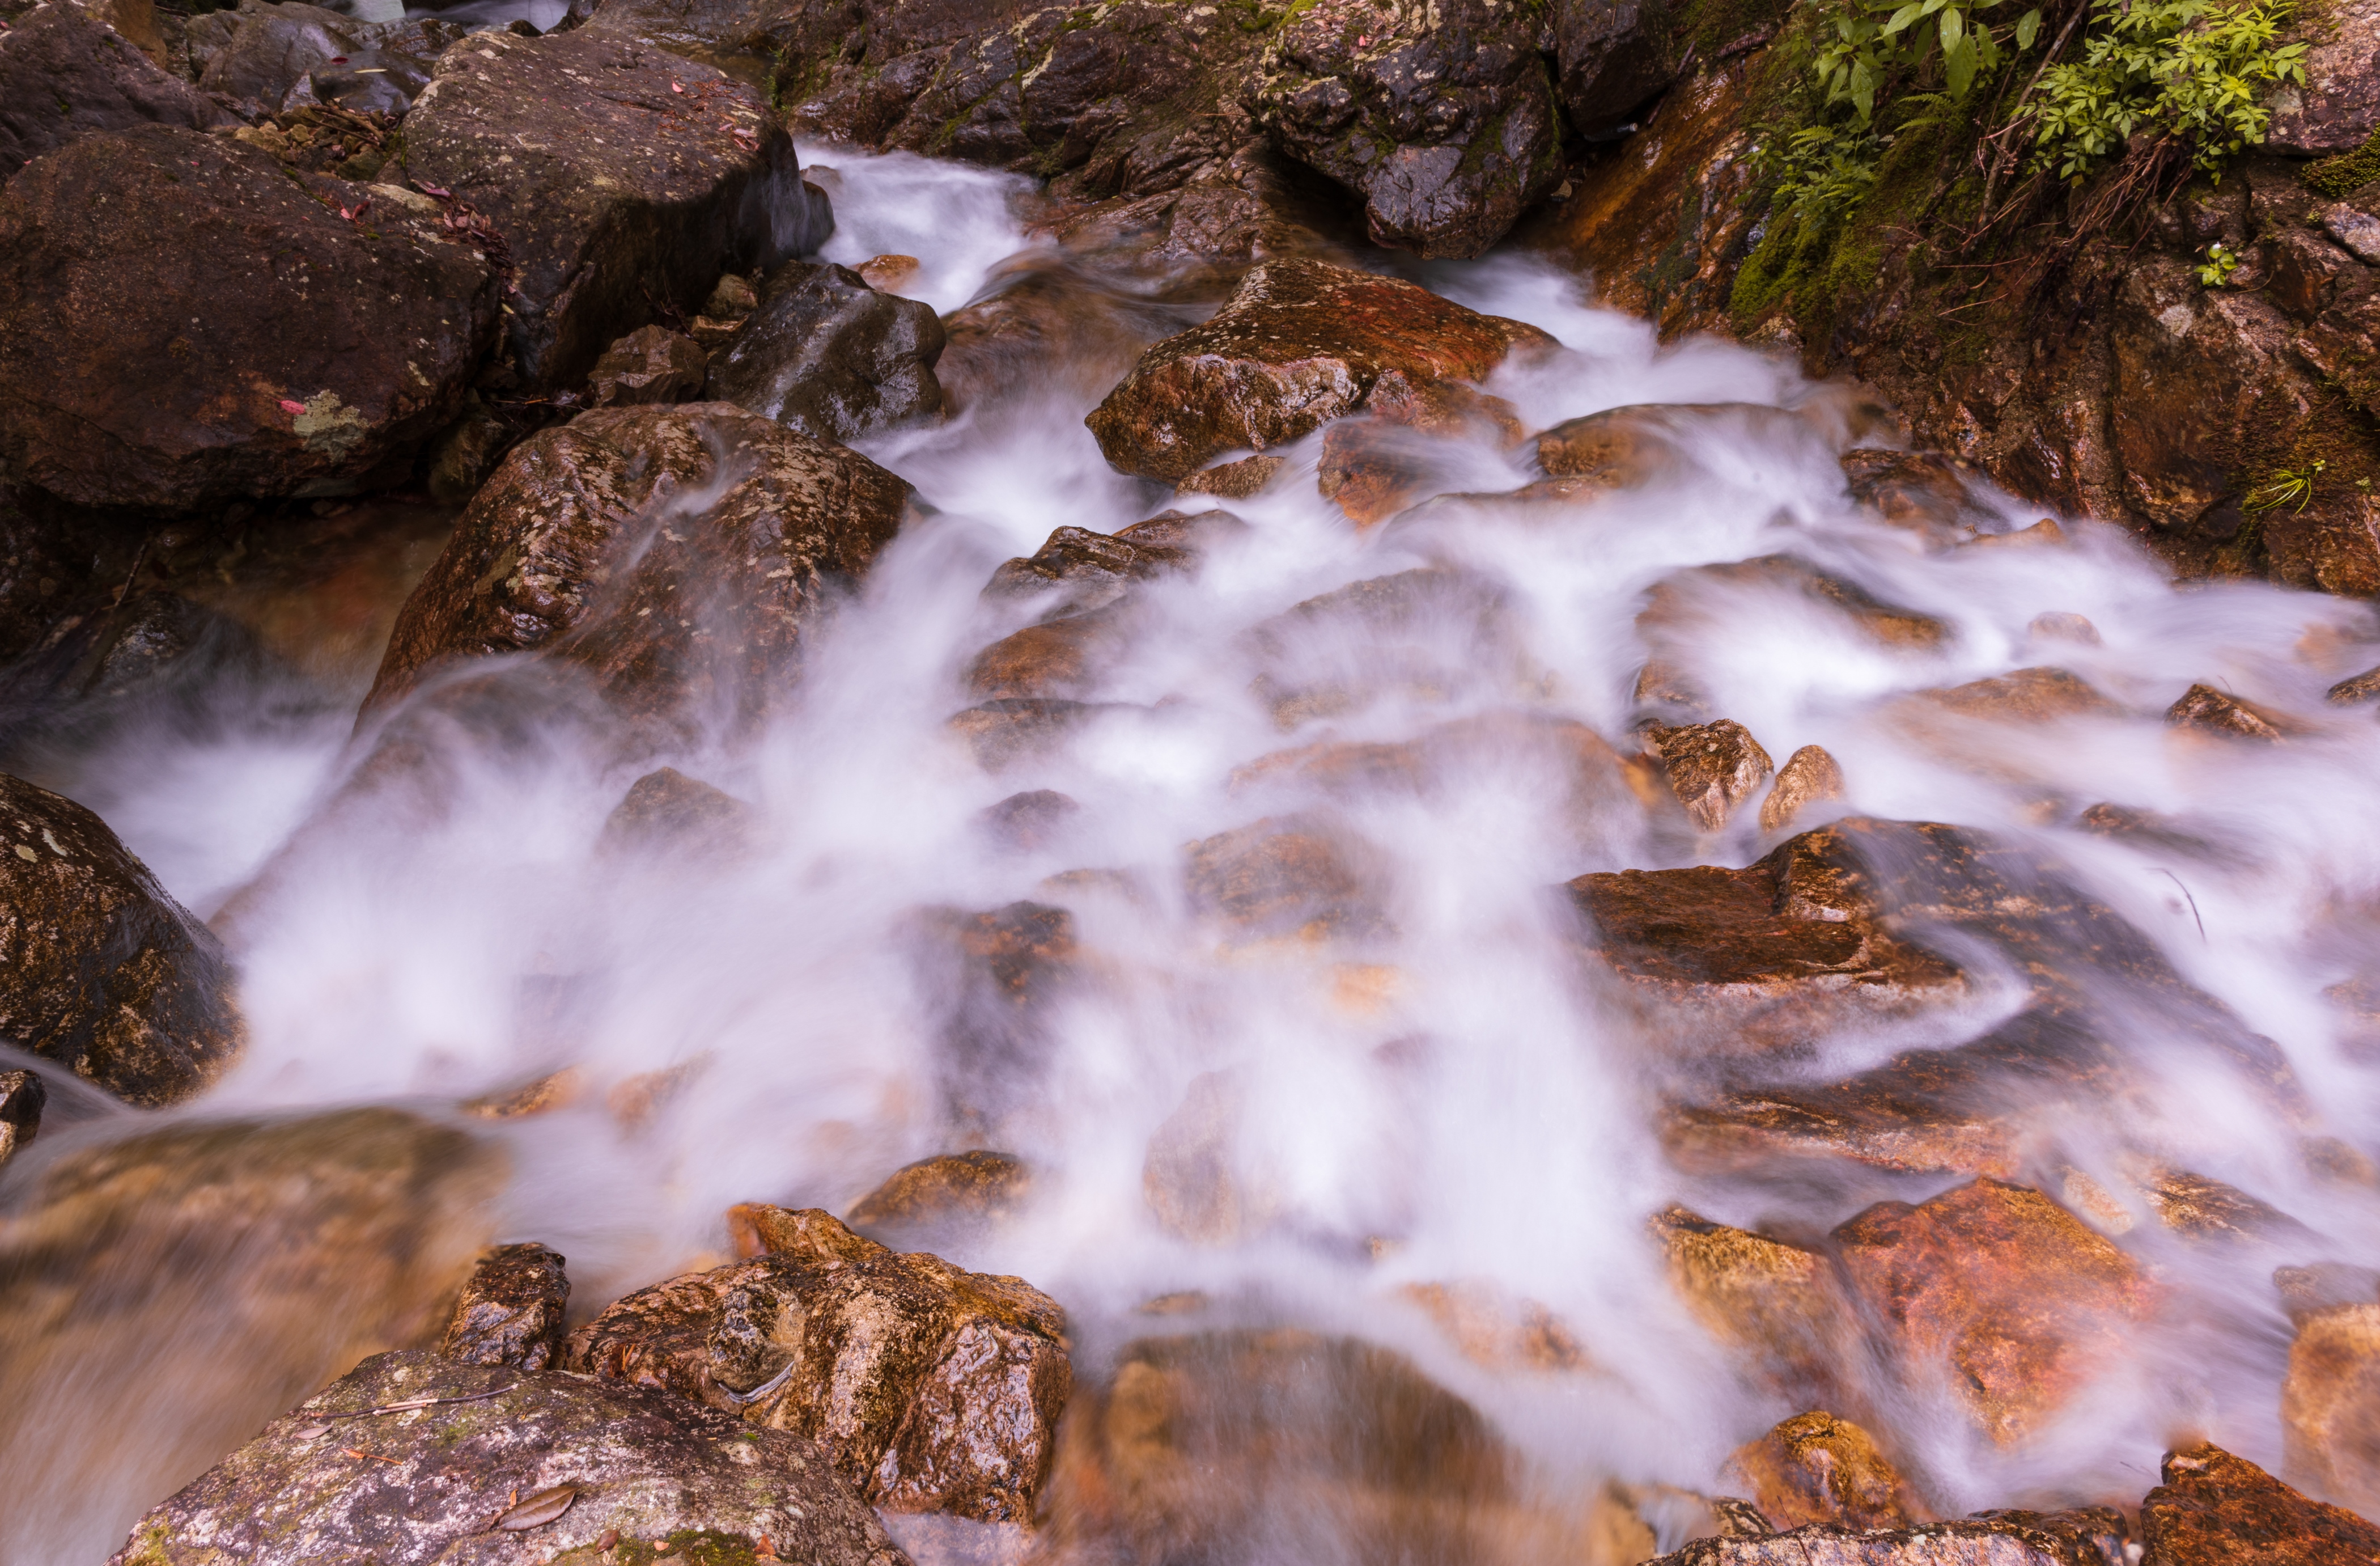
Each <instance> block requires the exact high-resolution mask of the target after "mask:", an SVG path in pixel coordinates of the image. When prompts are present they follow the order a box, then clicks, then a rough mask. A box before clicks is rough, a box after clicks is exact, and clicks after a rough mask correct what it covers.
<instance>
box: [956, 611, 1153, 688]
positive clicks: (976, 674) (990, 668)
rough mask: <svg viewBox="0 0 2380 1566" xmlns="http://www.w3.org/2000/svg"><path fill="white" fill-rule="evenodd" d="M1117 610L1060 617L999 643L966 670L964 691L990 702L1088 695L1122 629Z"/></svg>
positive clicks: (981, 654) (986, 649)
mask: <svg viewBox="0 0 2380 1566" xmlns="http://www.w3.org/2000/svg"><path fill="white" fill-rule="evenodd" d="M1118 607H1120V606H1113V605H1111V606H1109V607H1107V608H1104V609H1095V610H1093V611H1091V612H1090V613H1088V614H1082V615H1065V616H1062V617H1060V618H1056V619H1050V620H1044V621H1042V622H1041V623H1040V624H1038V625H1028V626H1026V628H1025V629H1024V630H1019V631H1014V632H1011V633H1010V634H1009V635H1007V636H1004V637H1002V638H1001V640H999V641H997V642H993V643H992V644H991V645H990V646H989V647H986V648H985V649H984V650H983V651H982V652H980V653H978V654H977V655H976V657H975V661H974V662H973V663H972V664H969V665H968V666H967V672H966V686H967V691H969V693H970V694H973V695H976V696H981V697H986V698H989V699H992V700H1002V699H1007V698H1014V697H1035V696H1054V697H1071V696H1082V695H1087V694H1088V693H1089V691H1090V690H1091V687H1092V686H1093V685H1094V684H1095V683H1096V681H1097V679H1098V677H1099V674H1100V673H1101V672H1102V667H1103V666H1104V663H1105V661H1106V660H1105V658H1104V656H1103V655H1104V654H1105V653H1106V652H1107V651H1108V649H1109V648H1110V647H1111V646H1112V645H1113V644H1114V642H1116V640H1117V639H1118V637H1119V635H1120V633H1121V631H1122V630H1123V620H1122V617H1121V616H1120V615H1119V614H1118V613H1117V609H1118Z"/></svg>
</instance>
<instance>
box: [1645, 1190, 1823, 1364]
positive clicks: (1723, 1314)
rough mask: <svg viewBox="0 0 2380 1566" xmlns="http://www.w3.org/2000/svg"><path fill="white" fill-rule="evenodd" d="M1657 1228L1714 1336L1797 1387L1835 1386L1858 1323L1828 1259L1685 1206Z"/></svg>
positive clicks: (1673, 1275) (1680, 1284) (1687, 1296)
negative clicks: (1853, 1326)
mask: <svg viewBox="0 0 2380 1566" xmlns="http://www.w3.org/2000/svg"><path fill="white" fill-rule="evenodd" d="M1652 1230H1653V1235H1654V1238H1655V1239H1656V1240H1658V1242H1660V1245H1661V1249H1662V1253H1663V1254H1664V1255H1665V1256H1666V1257H1667V1259H1668V1262H1669V1268H1670V1282H1671V1283H1672V1284H1673V1285H1674V1286H1675V1287H1676V1289H1677V1291H1678V1293H1679V1294H1680V1295H1681V1296H1682V1298H1683V1299H1684V1300H1685V1302H1686V1304H1687V1307H1688V1308H1689V1309H1691V1310H1692V1311H1693V1312H1694V1317H1695V1319H1696V1320H1698V1321H1700V1322H1701V1323H1702V1324H1703V1326H1704V1327H1706V1328H1707V1329H1708V1330H1709V1331H1710V1332H1711V1334H1712V1335H1713V1336H1714V1337H1717V1338H1718V1340H1720V1341H1722V1342H1724V1343H1726V1344H1727V1345H1728V1346H1729V1347H1730V1348H1732V1349H1734V1350H1735V1351H1736V1352H1739V1353H1741V1354H1743V1355H1744V1356H1745V1357H1746V1358H1748V1359H1750V1360H1751V1361H1752V1362H1753V1363H1754V1364H1756V1365H1758V1366H1760V1367H1761V1368H1762V1369H1763V1370H1764V1371H1765V1372H1766V1373H1767V1375H1768V1376H1771V1377H1772V1378H1774V1379H1776V1380H1779V1381H1781V1382H1783V1383H1785V1384H1787V1385H1789V1386H1793V1387H1823V1386H1826V1385H1828V1384H1829V1383H1830V1382H1832V1380H1833V1379H1834V1377H1835V1376H1836V1373H1837V1367H1838V1366H1839V1365H1840V1363H1841V1361H1842V1356H1843V1353H1844V1352H1845V1349H1846V1346H1847V1344H1848V1341H1849V1339H1850V1336H1851V1334H1850V1330H1849V1325H1848V1324H1849V1323H1850V1321H1851V1319H1852V1318H1851V1315H1850V1312H1849V1309H1848V1302H1847V1301H1846V1300H1845V1299H1844V1298H1843V1294H1842V1291H1841V1289H1840V1286H1839V1285H1838V1284H1837V1283H1836V1281H1835V1276H1834V1273H1833V1271H1832V1269H1831V1268H1829V1267H1828V1265H1827V1259H1826V1258H1825V1257H1824V1256H1821V1255H1819V1254H1817V1253H1816V1252H1815V1251H1812V1250H1809V1249H1807V1248H1806V1247H1803V1246H1800V1245H1792V1244H1788V1243H1787V1242H1784V1241H1782V1240H1774V1239H1770V1238H1769V1237H1767V1235H1761V1234H1754V1233H1751V1232H1749V1231H1747V1230H1741V1229H1730V1228H1729V1227H1728V1226H1727V1225H1725V1224H1718V1223H1712V1222H1711V1221H1710V1220H1708V1219H1707V1218H1704V1217H1697V1216H1696V1215H1694V1213H1691V1212H1688V1211H1687V1210H1686V1209H1685V1208H1683V1207H1671V1208H1670V1209H1669V1210H1668V1211H1666V1212H1664V1213H1662V1214H1660V1215H1659V1216H1658V1217H1656V1218H1655V1219H1654V1220H1653V1225H1652Z"/></svg>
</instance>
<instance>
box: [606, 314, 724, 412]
mask: <svg viewBox="0 0 2380 1566" xmlns="http://www.w3.org/2000/svg"><path fill="white" fill-rule="evenodd" d="M709 369H710V355H709V354H707V353H705V352H703V351H702V345H701V344H700V343H698V342H696V341H695V340H694V339H693V338H692V337H689V336H686V335H685V334H684V333H682V332H673V331H671V330H669V329H668V328H667V327H665V326H639V327H637V329H636V330H635V331H633V332H631V333H629V334H628V335H627V336H625V337H622V338H621V339H620V340H619V341H618V342H615V343H613V345H612V346H611V347H610V348H607V349H604V350H603V357H602V358H601V359H599V360H597V361H595V368H594V369H593V370H591V371H589V372H588V375H587V382H588V396H587V401H588V405H589V407H593V408H632V407H637V406H640V405H644V404H650V403H671V402H686V401H688V400H690V399H692V398H697V397H699V396H701V395H702V379H703V375H704V373H706V372H707V371H708V370H709Z"/></svg>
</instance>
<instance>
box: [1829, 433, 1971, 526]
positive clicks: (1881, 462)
mask: <svg viewBox="0 0 2380 1566" xmlns="http://www.w3.org/2000/svg"><path fill="white" fill-rule="evenodd" d="M1841 461H1842V468H1843V477H1844V478H1845V479H1846V480H1848V481H1849V483H1850V486H1851V493H1852V499H1853V500H1855V501H1857V502H1858V503H1859V504H1861V505H1862V506H1865V507H1868V508H1872V509H1874V510H1875V511H1876V513H1877V514H1878V515H1880V516H1882V517H1883V518H1884V520H1886V521H1888V522H1890V523H1891V524H1892V525H1893V526H1895V527H1900V528H1910V529H1913V530H1915V531H1916V532H1925V533H1946V534H1947V533H1957V532H1973V530H1974V529H1975V527H1976V526H1977V525H1978V524H1979V523H1982V522H1985V521H1988V520H1991V516H1992V514H1991V512H1989V511H1988V510H1986V509H1985V508H1983V507H1982V506H1980V505H1978V504H1977V503H1976V501H1975V499H1974V497H1973V495H1972V494H1970V493H1969V491H1968V488H1967V474H1966V472H1965V471H1963V466H1964V465H1963V464H1961V462H1959V461H1958V460H1957V459H1955V458H1949V457H1945V456H1943V455H1942V454H1941V453H1939V452H1936V451H1886V450H1882V449H1880V448H1878V447H1852V449H1851V450H1849V451H1846V452H1844V453H1843V455H1842V458H1841Z"/></svg>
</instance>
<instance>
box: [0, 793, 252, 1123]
mask: <svg viewBox="0 0 2380 1566" xmlns="http://www.w3.org/2000/svg"><path fill="white" fill-rule="evenodd" d="M0 974H5V975H6V976H5V978H0V1037H6V1038H8V1039H9V1040H11V1041H12V1042H14V1043H16V1044H17V1045H18V1046H20V1047H22V1048H25V1049H29V1050H30V1051H32V1052H33V1053H34V1054H36V1055H39V1056H41V1057H42V1058H44V1059H47V1060H55V1061H56V1062H57V1063H58V1064H59V1065H60V1066H63V1067H65V1068H67V1070H69V1071H73V1072H74V1073H75V1075H77V1076H79V1077H80V1078H82V1079H83V1080H84V1081H86V1082H90V1083H97V1084H98V1085H99V1086H101V1087H103V1088H105V1089H107V1090H108V1091H109V1092H110V1093H113V1094H115V1095H116V1096H118V1097H119V1098H123V1099H125V1100H127V1101H128V1102H130V1103H133V1104H140V1105H152V1106H153V1105H163V1104H172V1103H176V1102H178V1101H179V1100H182V1099H185V1098H188V1097H190V1096H192V1095H195V1094H197V1093H199V1092H200V1091H201V1090H202V1089H204V1088H205V1087H206V1085H207V1084H208V1083H211V1082H212V1081H213V1080H214V1079H215V1077H216V1076H218V1075H219V1074H221V1072H222V1071H223V1070H224V1068H225V1066H227V1065H229V1064H230V1063H231V1059H232V1057H233V1056H234V1055H235V1054H237V1051H238V1049H239V1045H240V1021H239V1012H238V1009H237V1002H236V1000H235V999H234V997H233V993H232V975H231V971H230V966H229V964H228V963H226V962H225V960H224V954H223V948H222V946H221V945H220V944H219V943H218V942H217V941H216V940H215V938H214V936H212V935H211V934H209V933H208V931H207V928H206V926H205V925H203V924H200V923H199V922H198V921H197V920H196V919H193V918H191V917H190V915H189V914H188V913H187V912H185V911H183V910H182V907H181V905H180V904H178V903H176V901H175V900H174V899H172V898H171V897H169V896H168V895H166V892H165V889H164V887H160V886H159V885H158V884H157V882H156V879H155V877H153V876H152V875H150V874H149V871H148V869H147V867H146V866H144V865H142V864H141V863H140V861H139V860H137V859H135V858H133V857H132V855H131V854H130V853H129V852H128V851H127V850H126V849H125V847H124V845H123V844H122V843H121V842H119V841H118V840H117V839H116V836H115V833H113V832H111V831H109V830H108V829H107V824H106V823H105V822H103V821H102V820H100V818H99V817H98V816H96V815H93V814H91V812H90V811H87V810H85V809H83V807H82V806H80V805H79V804H77V803H75V802H74V801H72V800H68V799H65V798H62V797H61V796H59V795H56V794H53V793H50V792H49V791H48V790H46V789H37V788H35V787H34V786H33V785H31V784H30V783H27V782H25V781H24V780H22V779H21V778H16V777H7V776H6V775H5V774H0Z"/></svg>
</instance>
